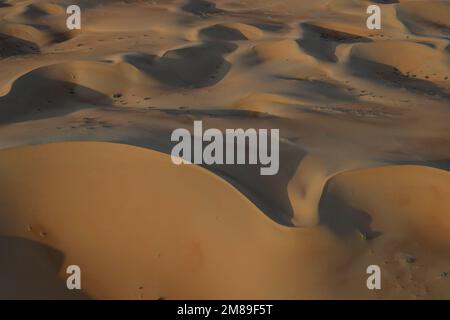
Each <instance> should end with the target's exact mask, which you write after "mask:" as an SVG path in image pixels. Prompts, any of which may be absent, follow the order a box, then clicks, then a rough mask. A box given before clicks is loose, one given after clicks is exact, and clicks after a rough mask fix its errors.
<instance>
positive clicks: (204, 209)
mask: <svg viewBox="0 0 450 320" xmlns="http://www.w3.org/2000/svg"><path fill="white" fill-rule="evenodd" d="M167 158H168V157H167V156H165V155H163V154H160V153H156V152H153V151H149V150H144V149H140V148H133V147H127V146H120V145H114V144H100V143H67V144H50V145H45V146H38V147H27V148H20V149H13V150H5V151H2V152H0V164H1V165H0V168H1V171H2V174H1V178H0V188H1V195H2V196H1V203H2V206H3V211H2V218H1V219H2V221H5V222H6V223H4V224H2V226H1V233H2V235H4V238H2V240H1V241H0V243H1V245H6V244H7V243H9V247H11V246H12V247H13V248H15V249H16V250H19V251H20V252H21V254H23V255H24V256H25V257H30V255H33V256H34V257H35V259H38V260H39V261H42V263H45V264H49V265H50V266H51V269H45V270H42V269H40V268H34V269H32V270H30V271H29V272H30V273H31V274H34V275H35V277H34V278H33V279H41V277H42V276H43V275H42V274H41V273H42V272H47V273H48V275H47V277H48V278H50V277H54V278H56V279H58V276H59V279H63V278H64V270H65V267H66V266H67V265H68V264H71V263H75V262H77V263H78V264H79V265H80V266H81V267H82V270H83V272H84V279H86V280H85V281H84V283H83V285H84V293H85V294H86V295H87V296H89V297H90V298H134V299H139V298H143V299H158V298H162V297H163V298H181V297H185V298H248V297H258V298H267V297H277V298H301V297H309V298H311V297H322V298H324V297H328V298H333V297H334V298H337V297H339V298H343V297H353V298H361V297H370V296H371V294H370V293H369V291H367V290H366V288H365V283H364V281H361V282H360V284H359V285H358V284H357V283H358V282H357V281H354V282H353V281H352V282H351V283H349V284H345V285H344V286H342V283H341V281H342V280H344V279H345V278H348V277H350V276H355V277H356V278H357V279H363V278H364V272H363V271H364V270H363V271H360V272H359V273H357V274H356V275H355V274H354V273H353V272H352V270H353V269H357V268H358V266H361V265H363V264H364V263H365V262H367V261H371V262H378V263H380V264H384V261H386V263H389V264H388V265H387V266H385V267H384V269H385V270H386V271H385V272H386V274H388V276H387V279H386V280H385V285H386V286H387V287H389V288H391V287H393V288H392V289H393V290H392V291H391V290H388V291H386V292H387V293H386V295H381V296H380V297H383V296H384V297H410V296H415V295H417V296H421V295H423V297H433V296H435V295H438V296H439V295H440V294H442V291H440V290H442V288H443V286H444V287H445V285H444V283H445V279H439V274H440V272H439V271H441V272H443V271H445V270H444V269H443V268H444V266H445V263H448V257H447V256H446V255H445V254H442V255H432V256H431V257H430V252H429V251H428V250H426V248H428V249H429V248H430V247H429V246H428V247H425V244H428V243H430V244H432V245H433V248H435V249H434V250H437V251H436V252H442V253H444V252H445V251H444V250H448V246H449V245H450V243H449V242H448V241H447V240H448V239H447V240H446V238H445V237H441V236H439V235H441V234H442V235H445V234H446V233H448V230H447V229H448V228H449V219H448V216H447V215H446V214H445V211H446V210H448V208H447V207H448V201H447V200H446V199H448V195H447V194H446V193H445V192H447V191H442V190H443V189H442V188H440V187H441V186H442V185H446V184H448V183H449V180H450V175H449V174H448V173H447V172H444V171H440V170H436V169H427V168H422V167H408V166H405V167H387V168H379V169H369V170H362V171H354V172H350V173H345V174H343V175H339V176H337V177H336V178H334V179H332V180H331V181H330V183H329V184H328V186H327V189H326V193H325V194H324V197H323V199H322V200H321V208H322V212H321V216H320V224H321V225H323V226H319V227H309V228H306V229H292V228H285V227H280V226H279V225H277V224H275V223H273V222H272V221H270V220H269V219H267V218H266V217H265V216H264V214H263V213H261V212H260V211H259V210H258V209H257V208H256V207H254V206H253V205H252V204H251V203H250V202H249V201H248V200H247V199H246V198H245V197H243V196H242V195H240V193H239V192H237V191H236V190H235V189H233V188H232V187H231V186H229V185H228V184H227V183H225V182H224V181H222V180H221V179H218V178H217V177H215V176H214V175H212V174H210V173H208V172H207V171H206V170H204V169H199V168H196V167H174V166H172V165H171V163H170V162H168V161H167ZM80 172H83V173H84V174H83V175H80V174H79V173H80ZM44 177H45V181H46V188H42V187H41V185H42V181H43V179H44ZM405 178H406V179H407V180H405ZM373 179H374V180H373ZM193 185H195V188H192V186H193ZM404 185H408V186H409V188H403V186H404ZM61 186H64V187H63V188H62V187H61ZM430 187H431V188H430ZM402 188H403V189H402ZM398 189H402V193H401V194H398V195H393V193H392V192H391V191H392V190H398ZM433 190H441V191H439V193H436V191H433ZM205 193H207V194H208V199H209V200H208V201H207V202H205V201H204V197H203V196H204V194H205ZM374 194H376V196H373V195H374ZM393 196H394V197H395V200H394V201H392V199H390V198H392V197H393ZM24 197H26V198H27V201H26V202H24V201H21V199H23V198H24ZM175 197H176V198H177V201H171V200H170V199H173V198H175ZM218 203H220V204H221V205H220V206H217V204H218ZM336 203H338V205H337V204H336ZM330 205H331V206H332V207H330ZM344 205H346V206H351V207H352V208H353V209H354V210H353V211H350V212H349V211H347V210H344V207H343V206H344ZM380 205H381V206H380ZM330 208H331V211H330ZM336 208H338V209H339V210H338V211H336V210H335V209H336ZM430 209H431V210H434V212H435V213H434V214H435V217H434V218H433V217H429V216H428V213H429V212H430ZM366 210H367V211H366ZM390 210H392V211H390ZM411 210H414V211H412V212H413V213H412V212H411ZM394 212H395V213H396V214H394V216H395V217H396V218H395V219H400V220H401V221H403V223H400V222H399V223H396V224H395V226H394V225H393V224H392V215H393V213H394ZM341 214H345V215H349V214H351V215H352V216H350V217H348V218H346V219H338V218H337V217H339V215H341ZM12 217H13V218H12ZM366 217H370V219H366ZM436 219H438V220H436ZM87 221H89V223H87ZM385 223H387V224H385ZM372 229H373V230H372ZM371 230H372V231H371ZM375 231H379V232H382V233H383V237H382V239H383V241H376V240H370V236H371V235H372V234H369V233H368V232H373V234H375ZM411 232H412V233H413V234H414V235H415V236H419V237H420V238H417V241H418V242H420V241H419V240H421V239H422V238H421V237H424V239H425V240H426V242H420V245H416V244H415V243H414V242H413V243H409V242H406V243H405V242H404V241H405V240H406V239H409V238H410V237H411V236H412V235H411V234H410V233H411ZM360 233H361V234H363V235H364V239H365V240H361V239H360V240H358V237H359V236H358V234H360ZM230 234H232V235H233V236H231V237H230ZM112 235H114V236H112ZM380 238H381V236H380ZM350 239H353V242H351V241H350V242H348V240H350ZM375 239H376V238H375ZM393 244H395V246H393ZM261 247H264V248H265V249H264V250H263V251H261V250H259V248H261ZM50 250H53V251H54V252H55V254H56V255H59V256H60V258H58V259H57V260H54V259H53V258H51V257H52V255H50V254H48V253H46V252H47V251H50ZM391 251H392V252H391ZM352 252H353V253H352ZM3 254H5V253H3ZM407 254H409V255H414V257H415V258H416V259H417V264H414V263H410V264H411V265H408V264H406V265H404V264H405V262H404V261H402V260H401V259H402V257H406V255H407ZM357 256H359V257H357ZM6 257H8V256H6ZM6 257H5V256H3V257H2V258H6ZM344 265H346V266H347V267H346V268H345V269H343V272H340V274H339V275H338V276H337V277H336V275H335V274H334V273H332V271H333V270H335V269H336V268H338V269H339V268H342V267H343V266H344ZM447 266H448V265H447ZM416 267H417V268H416ZM2 268H3V269H5V266H3V265H2ZM439 268H441V269H439ZM402 270H407V272H410V273H411V276H412V277H413V278H414V284H417V285H415V286H412V282H411V283H410V285H408V286H407V288H405V289H404V290H397V289H396V287H397V286H400V285H401V284H402V281H404V280H402V279H400V278H399V277H403V276H404V275H403V274H402ZM1 274H2V277H7V278H10V279H11V278H12V279H14V280H15V281H13V282H11V283H12V284H11V286H12V287H14V288H18V287H17V286H20V285H21V283H22V284H23V285H25V284H24V283H23V282H22V280H23V279H20V280H19V278H18V273H17V271H15V270H10V269H6V270H2V273H1ZM186 274H189V277H188V278H187V277H186ZM269 279H270V280H271V281H269ZM390 279H392V281H393V282H392V283H391V282H390ZM10 281H11V280H10ZM55 281H56V280H55ZM61 281H62V280H61ZM56 283H57V282H56ZM56 283H55V286H56V287H55V288H51V287H50V288H48V284H46V283H45V284H43V283H41V282H39V281H32V282H31V285H32V289H31V291H27V292H26V293H23V291H20V290H17V291H16V295H14V296H15V297H32V296H35V294H36V292H45V296H47V297H61V293H59V291H58V289H57V288H58V286H57V285H56ZM27 285H29V284H28V283H27ZM425 287H426V290H425V289H424V288H425ZM44 288H45V290H44ZM305 288H308V290H305ZM10 290H11V289H10V288H7V287H5V286H2V291H1V295H2V297H11V295H10V292H11V291H10ZM27 294H28V296H27Z"/></svg>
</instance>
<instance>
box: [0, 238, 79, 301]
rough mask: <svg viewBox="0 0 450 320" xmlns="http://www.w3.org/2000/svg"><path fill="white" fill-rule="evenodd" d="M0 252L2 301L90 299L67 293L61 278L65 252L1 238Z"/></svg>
mask: <svg viewBox="0 0 450 320" xmlns="http://www.w3.org/2000/svg"><path fill="white" fill-rule="evenodd" d="M0 252H1V253H0V281H1V282H2V286H1V288H0V299H2V300H4V299H8V300H12V299H52V300H53V299H57V300H59V299H87V297H86V296H85V295H84V294H82V293H80V292H79V291H69V290H67V287H66V282H65V281H64V279H62V278H61V277H60V276H59V273H60V272H61V270H60V267H61V265H62V264H63V261H64V254H63V253H62V252H59V251H57V250H55V249H53V248H50V247H47V246H45V245H43V244H40V243H39V242H37V241H32V240H27V239H24V238H20V237H7V236H1V237H0ZM64 271H65V270H63V272H64Z"/></svg>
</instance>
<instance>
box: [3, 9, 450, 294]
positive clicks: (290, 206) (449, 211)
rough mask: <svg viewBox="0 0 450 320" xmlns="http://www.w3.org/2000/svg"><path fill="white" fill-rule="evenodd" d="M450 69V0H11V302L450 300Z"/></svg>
mask: <svg viewBox="0 0 450 320" xmlns="http://www.w3.org/2000/svg"><path fill="white" fill-rule="evenodd" d="M71 4H77V5H79V6H80V7H81V8H82V18H83V19H82V29H81V30H80V31H69V30H67V28H66V17H67V15H66V8H67V6H68V5H71ZM370 4H378V5H379V6H380V7H381V9H382V30H368V29H367V28H366V18H367V17H368V15H367V14H366V9H367V7H368V6H369V5H370ZM449 77H450V1H438V0H437V1H432V0H427V1H413V0H399V1H381V0H380V1H364V0H361V1H356V0H314V1H309V0H215V1H211V2H209V1H205V0H153V1H144V0H126V1H125V0H122V1H115V0H108V1H106V0H89V1H88V0H54V1H40V0H23V1H22V0H16V1H15V0H3V1H1V0H0V149H1V150H0V284H1V285H0V298H3V299H16V298H26V299H32V298H43V299H196V298H199V299H239V298H246V299H248V298H250V299H443V298H444V299H449V298H450V173H449V171H448V170H449V169H450V103H449V102H450V80H449ZM194 120H202V121H203V124H204V126H206V127H211V128H219V129H225V128H244V129H245V128H267V129H271V128H277V129H280V134H281V145H280V161H281V162H280V172H279V174H278V175H276V176H260V174H259V167H257V166H237V165H236V166H233V165H226V166H220V165H216V166H210V167H200V166H194V165H192V166H175V165H174V164H173V163H172V162H171V159H170V152H171V148H172V147H173V144H172V143H171V142H170V135H171V133H172V131H173V130H174V129H176V128H187V129H191V128H192V125H193V122H194ZM73 264H75V265H79V266H80V267H81V270H82V288H83V290H82V291H69V290H67V289H66V283H65V279H66V277H67V275H66V267H67V266H68V265H73ZM369 265H379V266H380V267H381V269H382V290H374V291H370V290H368V289H367V287H366V279H367V277H368V275H367V274H366V268H367V267H368V266H369Z"/></svg>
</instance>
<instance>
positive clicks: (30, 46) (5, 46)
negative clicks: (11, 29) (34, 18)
mask: <svg viewBox="0 0 450 320" xmlns="http://www.w3.org/2000/svg"><path fill="white" fill-rule="evenodd" d="M0 44H1V47H0V58H8V57H12V56H16V55H22V54H30V53H39V52H40V48H39V46H38V45H37V44H35V43H33V42H29V41H26V40H22V39H19V38H15V37H11V36H4V35H1V34H0Z"/></svg>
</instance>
